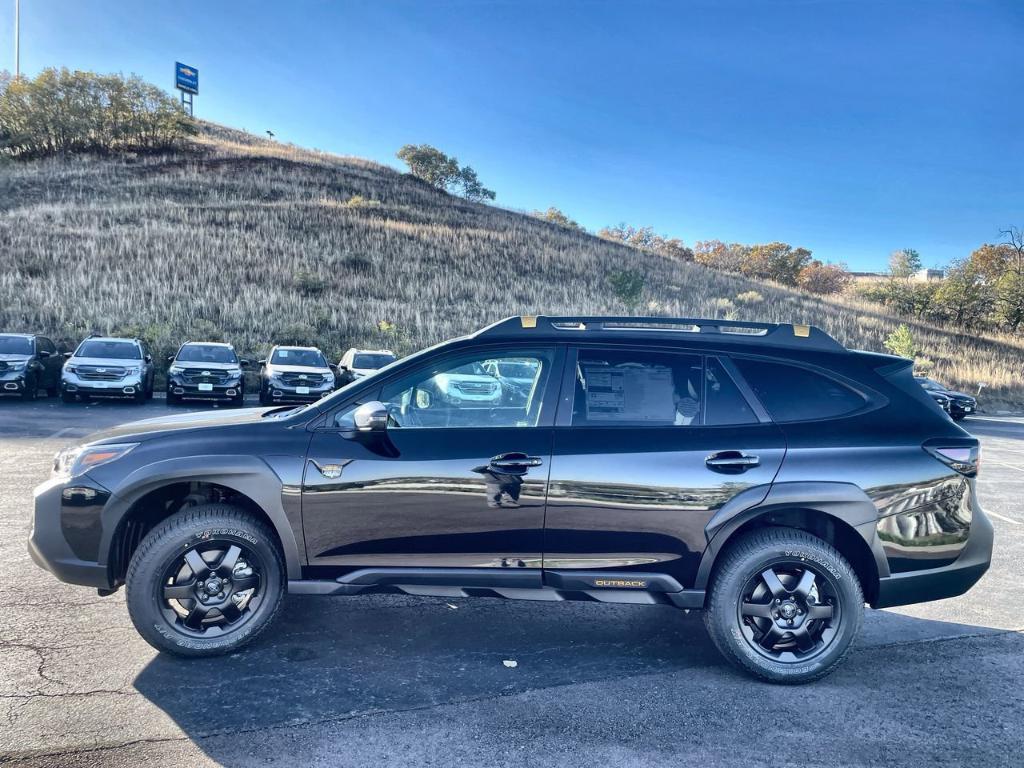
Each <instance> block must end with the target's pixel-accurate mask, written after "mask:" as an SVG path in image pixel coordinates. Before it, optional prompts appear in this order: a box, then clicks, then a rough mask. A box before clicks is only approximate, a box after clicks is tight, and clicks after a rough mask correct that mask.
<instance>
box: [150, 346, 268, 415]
mask: <svg viewBox="0 0 1024 768" xmlns="http://www.w3.org/2000/svg"><path fill="white" fill-rule="evenodd" d="M167 362H169V363H170V367H169V368H168V369H167V404H168V405H176V404H178V403H180V402H181V401H182V400H227V401H228V402H230V403H232V404H234V405H241V404H242V402H243V400H244V399H245V371H243V370H242V369H243V368H247V367H248V366H249V361H248V360H242V359H239V357H238V355H237V354H235V348H234V347H233V346H231V345H230V344H223V343H220V342H213V341H186V342H185V343H184V344H182V345H181V346H180V347H179V348H178V354H176V355H175V356H174V357H169V358H167Z"/></svg>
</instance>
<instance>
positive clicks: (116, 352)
mask: <svg viewBox="0 0 1024 768" xmlns="http://www.w3.org/2000/svg"><path fill="white" fill-rule="evenodd" d="M67 358H68V360H67V362H66V363H64V370H63V371H62V372H61V377H60V394H61V399H63V400H64V402H65V403H72V402H74V401H75V399H76V398H81V399H83V400H88V399H89V398H90V397H118V398H132V399H134V400H135V401H136V402H138V403H141V402H143V401H144V400H148V399H150V398H151V397H152V396H153V358H152V356H151V355H150V354H149V350H148V349H146V345H145V343H144V342H142V341H141V340H140V339H119V338H113V337H107V336H90V337H89V338H87V339H86V340H85V341H83V342H82V343H81V344H79V345H78V349H76V350H75V351H74V352H72V353H70V354H69V355H67Z"/></svg>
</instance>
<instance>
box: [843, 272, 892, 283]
mask: <svg viewBox="0 0 1024 768" xmlns="http://www.w3.org/2000/svg"><path fill="white" fill-rule="evenodd" d="M850 277H852V278H853V282H855V283H880V282H882V281H883V280H888V279H889V273H888V272H851V273H850Z"/></svg>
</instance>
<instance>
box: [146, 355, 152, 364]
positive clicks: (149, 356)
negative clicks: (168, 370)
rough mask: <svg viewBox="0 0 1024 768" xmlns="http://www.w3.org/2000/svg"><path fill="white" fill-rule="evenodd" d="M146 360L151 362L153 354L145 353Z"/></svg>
mask: <svg viewBox="0 0 1024 768" xmlns="http://www.w3.org/2000/svg"><path fill="white" fill-rule="evenodd" d="M146 362H147V363H152V362H153V356H152V355H146Z"/></svg>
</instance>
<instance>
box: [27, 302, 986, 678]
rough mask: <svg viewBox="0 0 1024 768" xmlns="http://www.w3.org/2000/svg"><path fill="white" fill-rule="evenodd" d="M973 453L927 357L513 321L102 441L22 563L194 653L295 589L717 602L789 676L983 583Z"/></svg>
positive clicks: (652, 326) (43, 517) (83, 452)
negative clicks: (283, 401)
mask: <svg viewBox="0 0 1024 768" xmlns="http://www.w3.org/2000/svg"><path fill="white" fill-rule="evenodd" d="M503 362H510V363H511V362H514V363H515V365H517V366H523V368H522V369H520V370H523V371H525V370H528V369H529V370H533V371H534V373H533V380H532V384H531V386H530V387H529V389H530V391H529V392H528V393H527V396H526V397H525V398H523V399H522V400H518V399H517V400H516V401H514V402H513V403H510V402H509V401H508V400H506V399H499V400H489V399H484V398H481V399H474V400H465V399H459V400H458V401H457V402H456V401H455V400H454V399H453V398H444V397H437V396H436V392H437V382H438V381H439V377H443V376H444V375H445V374H447V373H448V372H451V371H455V370H460V369H464V368H465V366H472V365H479V366H482V367H485V368H486V367H487V366H491V367H492V368H494V367H495V366H496V367H497V370H500V369H501V367H502V363H503ZM524 375H525V374H524ZM524 375H521V376H519V378H520V379H523V378H524ZM523 386H525V384H524V385H523ZM425 393H429V394H427V396H424V394H425ZM977 461H978V441H977V440H976V439H974V438H973V437H971V436H969V435H968V434H967V433H966V432H964V431H963V430H962V429H961V428H960V427H958V426H957V425H955V424H954V423H953V422H952V421H950V419H948V418H947V417H946V415H945V414H944V413H943V412H942V411H941V410H940V409H939V408H938V407H937V406H936V405H935V403H934V402H933V401H932V399H931V398H930V397H928V396H927V395H926V394H925V392H924V391H923V390H922V389H921V387H920V386H918V385H917V384H916V383H915V381H914V379H913V375H912V363H911V361H910V360H906V359H903V358H898V357H892V356H889V355H881V354H872V353H868V352H854V351H850V350H847V349H845V348H844V347H843V346H842V345H840V344H839V343H838V342H836V341H835V340H834V339H832V338H831V337H829V336H827V335H826V334H825V333H823V332H821V331H820V330H818V329H816V328H811V327H809V326H806V325H786V324H766V323H765V324H759V323H738V322H728V321H722V320H674V319H667V318H650V319H646V320H645V319H642V318H618V319H616V318H547V317H523V318H511V319H508V320H505V321H502V322H499V323H497V324H495V325H493V326H490V327H488V328H485V329H483V330H481V331H479V332H477V333H475V334H472V335H470V336H467V337H464V338H461V339H456V340H454V341H451V342H448V343H446V344H443V345H440V346H437V347H433V348H431V349H429V350H426V351H424V352H421V353H419V354H416V355H413V356H411V357H409V358H406V359H405V360H403V361H401V362H399V363H396V364H395V365H394V366H392V368H391V369H389V370H387V371H385V372H383V373H380V374H377V375H376V376H373V377H370V378H367V379H365V380H363V381H361V382H356V383H353V384H351V385H349V386H348V387H346V388H344V389H341V390H339V391H338V392H336V393H334V394H333V395H331V396H330V397H327V398H325V399H323V400H320V401H318V402H316V403H313V404H312V405H308V406H305V407H298V408H295V407H284V408H278V409H270V410H268V409H252V410H248V411H243V412H239V413H235V414H225V413H218V414H199V415H197V414H188V415H187V416H178V417H171V418H166V419H157V420H149V421H145V422H139V423H136V424H127V425H124V426H121V427H119V428H116V429H114V430H111V431H109V432H106V433H103V434H99V435H95V436H94V437H93V438H91V439H90V440H88V441H87V442H85V443H84V444H82V445H79V446H76V447H74V448H71V449H68V450H65V451H63V452H61V453H60V454H59V455H58V456H57V458H56V460H55V466H54V477H53V479H51V480H50V481H48V482H47V483H45V484H43V485H42V486H40V487H39V488H38V489H36V496H35V517H34V526H33V530H32V533H31V535H30V540H29V551H30V553H31V555H32V557H33V559H34V560H35V561H36V562H37V563H38V564H39V565H41V566H42V567H44V568H47V569H49V570H50V571H52V572H53V573H54V574H56V575H57V577H58V578H60V579H63V580H65V581H69V582H72V583H76V584H85V585H90V586H93V587H96V588H98V589H99V591H100V594H109V593H110V592H111V591H112V590H116V589H118V588H119V587H120V586H121V585H122V584H126V585H127V603H128V610H129V612H130V615H131V618H132V620H133V622H134V623H135V626H136V627H137V629H138V631H139V632H140V633H141V634H142V635H143V637H145V638H146V640H148V641H149V642H150V643H151V644H153V645H154V646H155V647H156V648H158V649H160V650H163V651H167V652H170V653H174V654H178V655H181V656H207V655H212V654H218V653H224V652H227V651H232V650H234V649H236V648H238V647H239V646H241V645H243V644H244V643H246V642H248V641H250V640H252V639H253V638H254V637H255V636H256V635H258V634H259V633H260V632H261V631H263V630H264V629H265V628H266V627H267V626H268V625H269V623H270V621H271V619H272V618H273V617H274V616H275V615H276V614H277V612H278V609H279V607H280V604H281V600H282V597H283V595H284V594H285V593H286V592H292V593H298V594H307V595H358V594H366V593H371V592H384V593H406V594H412V595H430V596H445V597H504V598H515V599H527V600H548V601H560V600H590V601H599V602H609V603H616V602H624V603H647V604H656V605H670V606H676V607H679V608H686V609H703V611H704V618H705V624H706V626H707V629H708V631H709V632H710V634H711V637H712V639H713V640H714V642H715V644H716V645H717V646H718V648H719V649H720V650H721V651H722V653H723V655H724V656H725V657H726V658H727V659H729V660H730V661H731V662H733V663H734V664H736V665H738V666H739V667H741V668H743V669H745V670H747V671H749V672H751V673H753V674H755V675H758V676H760V677H762V678H764V679H767V680H771V681H775V682H783V683H796V682H806V681H809V680H813V679H815V678H818V677H821V676H823V675H825V674H827V673H828V672H829V671H830V670H831V669H833V668H834V667H835V665H836V664H837V663H838V662H839V661H840V659H841V658H842V657H843V656H844V655H845V654H846V652H847V651H848V650H849V648H850V644H851V643H852V641H853V639H854V637H855V636H856V634H857V632H858V630H859V628H860V625H861V621H862V614H863V606H864V603H865V602H867V603H868V604H870V605H872V606H875V607H885V606H893V605H901V604H906V603H915V602H922V601H926V600H936V599H939V598H944V597H951V596H954V595H959V594H961V593H963V592H964V591H966V590H967V589H969V588H970V587H971V586H972V585H973V584H974V583H975V582H976V581H977V580H978V579H979V578H980V577H981V576H982V574H983V573H984V572H985V571H986V569H987V568H988V566H989V560H990V556H991V550H992V526H991V524H990V523H989V521H988V519H987V518H986V517H985V515H984V514H983V513H982V511H981V509H980V507H979V506H978V502H977V499H976V496H975V487H974V486H975V480H974V477H975V475H976V472H977Z"/></svg>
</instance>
